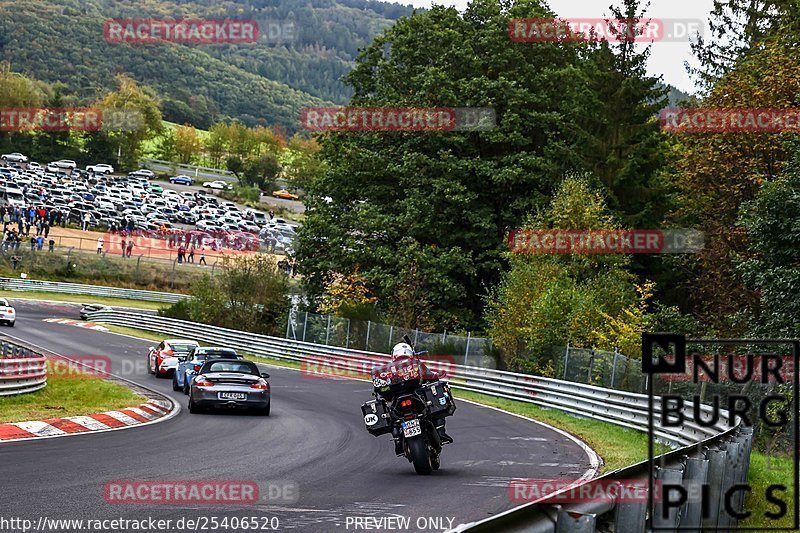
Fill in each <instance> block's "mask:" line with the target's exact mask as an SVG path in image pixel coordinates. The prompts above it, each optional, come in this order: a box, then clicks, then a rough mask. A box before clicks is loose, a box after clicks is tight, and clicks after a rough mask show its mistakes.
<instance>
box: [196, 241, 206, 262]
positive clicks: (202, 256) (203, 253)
mask: <svg viewBox="0 0 800 533" xmlns="http://www.w3.org/2000/svg"><path fill="white" fill-rule="evenodd" d="M197 264H198V265H207V264H208V263H206V247H205V246H201V247H200V261H198V262H197Z"/></svg>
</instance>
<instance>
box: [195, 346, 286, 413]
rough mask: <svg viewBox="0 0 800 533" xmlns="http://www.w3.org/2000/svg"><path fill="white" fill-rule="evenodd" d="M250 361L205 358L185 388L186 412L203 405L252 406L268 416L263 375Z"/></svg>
mask: <svg viewBox="0 0 800 533" xmlns="http://www.w3.org/2000/svg"><path fill="white" fill-rule="evenodd" d="M268 378H269V374H267V373H266V372H264V373H262V372H260V371H259V370H258V366H256V364H255V363H253V362H252V361H243V360H241V359H214V360H211V361H206V362H205V363H203V366H202V367H201V368H200V371H199V372H198V374H197V376H196V377H195V378H194V380H193V381H192V386H191V388H190V389H189V412H190V413H199V412H201V411H202V410H204V409H207V408H212V407H216V408H234V409H235V408H240V409H254V410H257V411H258V413H259V414H262V415H265V416H269V407H270V391H269V382H268V381H267V379H268Z"/></svg>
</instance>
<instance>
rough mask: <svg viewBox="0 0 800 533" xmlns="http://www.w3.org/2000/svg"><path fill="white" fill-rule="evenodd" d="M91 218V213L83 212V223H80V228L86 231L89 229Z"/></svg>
mask: <svg viewBox="0 0 800 533" xmlns="http://www.w3.org/2000/svg"><path fill="white" fill-rule="evenodd" d="M91 220H92V215H90V214H89V212H88V211H87V212H86V213H84V214H83V224H82V225H81V229H82V230H83V231H87V230H88V229H89V222H90V221H91Z"/></svg>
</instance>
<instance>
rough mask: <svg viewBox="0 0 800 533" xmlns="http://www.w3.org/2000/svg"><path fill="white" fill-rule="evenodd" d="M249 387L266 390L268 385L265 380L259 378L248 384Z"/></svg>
mask: <svg viewBox="0 0 800 533" xmlns="http://www.w3.org/2000/svg"><path fill="white" fill-rule="evenodd" d="M250 388H251V389H259V390H267V389H268V388H269V385H267V382H266V381H264V380H263V379H260V380H258V381H257V382H255V383H253V384H252V385H250Z"/></svg>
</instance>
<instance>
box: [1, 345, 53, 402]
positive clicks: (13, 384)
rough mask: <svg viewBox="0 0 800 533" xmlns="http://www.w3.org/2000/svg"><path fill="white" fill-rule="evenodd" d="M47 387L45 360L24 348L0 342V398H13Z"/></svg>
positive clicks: (43, 357) (40, 355)
mask: <svg viewBox="0 0 800 533" xmlns="http://www.w3.org/2000/svg"><path fill="white" fill-rule="evenodd" d="M46 386H47V358H46V357H45V356H44V355H43V354H41V353H38V352H36V351H34V350H31V349H29V348H27V347H25V346H20V345H18V344H15V343H11V342H8V341H2V342H0V396H13V395H16V394H24V393H26V392H33V391H37V390H39V389H43V388H44V387H46Z"/></svg>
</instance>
